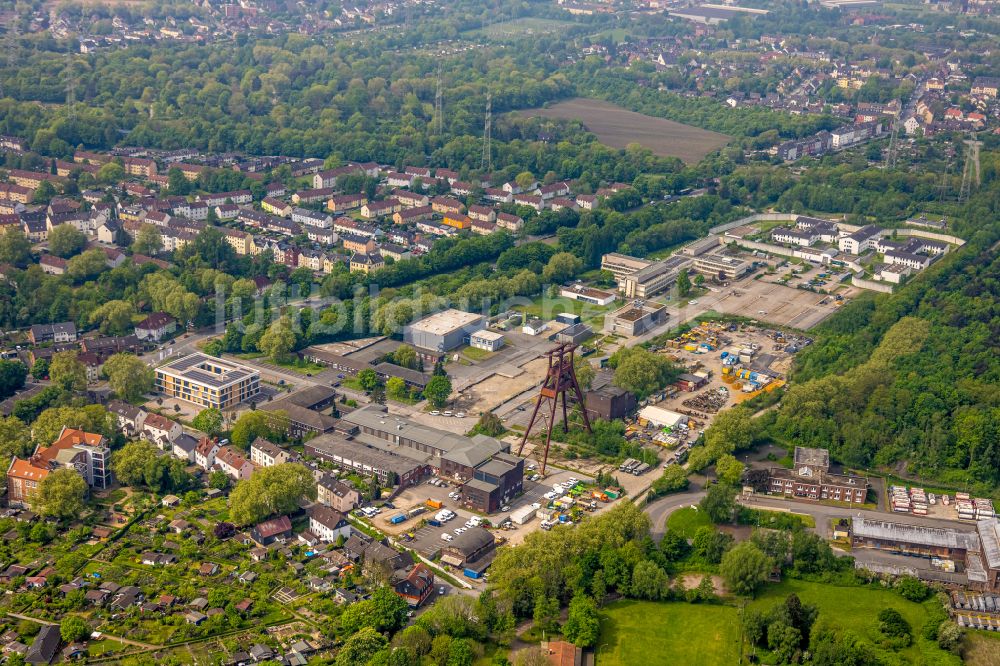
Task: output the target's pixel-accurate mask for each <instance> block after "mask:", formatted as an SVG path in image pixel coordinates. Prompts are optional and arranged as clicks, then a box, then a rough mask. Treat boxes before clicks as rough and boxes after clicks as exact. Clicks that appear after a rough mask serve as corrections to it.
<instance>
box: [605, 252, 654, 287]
mask: <svg viewBox="0 0 1000 666" xmlns="http://www.w3.org/2000/svg"><path fill="white" fill-rule="evenodd" d="M652 263H653V262H652V261H649V260H647V259H639V258H638V257H630V256H628V255H627V254H618V253H617V252H609V253H608V254H606V255H604V256H603V257H601V270H602V271H609V272H610V273H611V274H612V275H614V276H615V280H621V279H622V278H623V277H625V276H626V275H631V274H632V273H635V272H636V271H640V270H642V269H643V268H646V267H647V266H650V265H652Z"/></svg>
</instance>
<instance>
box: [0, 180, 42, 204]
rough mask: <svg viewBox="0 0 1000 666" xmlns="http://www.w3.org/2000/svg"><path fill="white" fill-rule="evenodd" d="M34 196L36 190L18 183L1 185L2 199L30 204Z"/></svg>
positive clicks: (0, 195) (0, 197)
mask: <svg viewBox="0 0 1000 666" xmlns="http://www.w3.org/2000/svg"><path fill="white" fill-rule="evenodd" d="M34 196H35V188H33V187H24V186H23V185H18V184H17V183H0V199H7V200H9V201H14V202H17V203H21V204H29V203H31V200H32V199H33V198H34Z"/></svg>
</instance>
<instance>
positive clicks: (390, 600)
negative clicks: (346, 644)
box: [340, 585, 410, 634]
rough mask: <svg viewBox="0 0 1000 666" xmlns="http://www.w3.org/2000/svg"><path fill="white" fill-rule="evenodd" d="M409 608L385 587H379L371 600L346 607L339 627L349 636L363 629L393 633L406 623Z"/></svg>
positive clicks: (400, 598) (401, 599)
mask: <svg viewBox="0 0 1000 666" xmlns="http://www.w3.org/2000/svg"><path fill="white" fill-rule="evenodd" d="M409 610H410V609H409V606H408V604H407V603H406V601H404V600H403V598H402V597H400V596H399V595H398V594H396V593H395V592H393V591H392V589H391V588H389V587H387V586H384V585H383V586H380V587H379V588H378V589H377V590H375V592H374V593H373V594H372V596H371V599H366V600H365V601H360V602H358V603H354V604H351V605H350V606H348V607H347V608H346V609H345V610H344V612H343V613H342V614H341V616H340V626H341V629H343V631H344V632H345V633H348V634H351V633H354V632H356V631H359V630H361V629H363V628H365V627H370V628H372V629H375V630H376V631H379V632H390V633H392V632H395V631H396V630H397V629H399V628H400V627H401V626H403V624H404V623H405V622H406V614H407V613H408V612H409Z"/></svg>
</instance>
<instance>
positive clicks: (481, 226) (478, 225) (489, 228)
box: [469, 220, 497, 236]
mask: <svg viewBox="0 0 1000 666" xmlns="http://www.w3.org/2000/svg"><path fill="white" fill-rule="evenodd" d="M469 228H470V229H471V230H472V233H475V234H479V235H481V236H486V235H488V234H492V233H493V232H495V231H496V230H497V223H496V222H490V221H488V220H472V222H470V223H469Z"/></svg>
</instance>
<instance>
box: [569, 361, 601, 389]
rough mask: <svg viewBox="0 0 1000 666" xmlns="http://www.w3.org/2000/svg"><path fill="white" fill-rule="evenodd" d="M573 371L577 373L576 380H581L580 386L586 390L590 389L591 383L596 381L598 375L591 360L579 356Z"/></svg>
mask: <svg viewBox="0 0 1000 666" xmlns="http://www.w3.org/2000/svg"><path fill="white" fill-rule="evenodd" d="M573 372H574V374H576V381H577V382H579V384H580V388H582V389H583V390H584V391H589V390H590V387H591V385H593V383H594V378H595V377H597V370H595V369H594V366H593V365H591V364H590V361H588V360H587V359H585V358H582V357H577V359H576V362H575V363H574V366H573Z"/></svg>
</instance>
